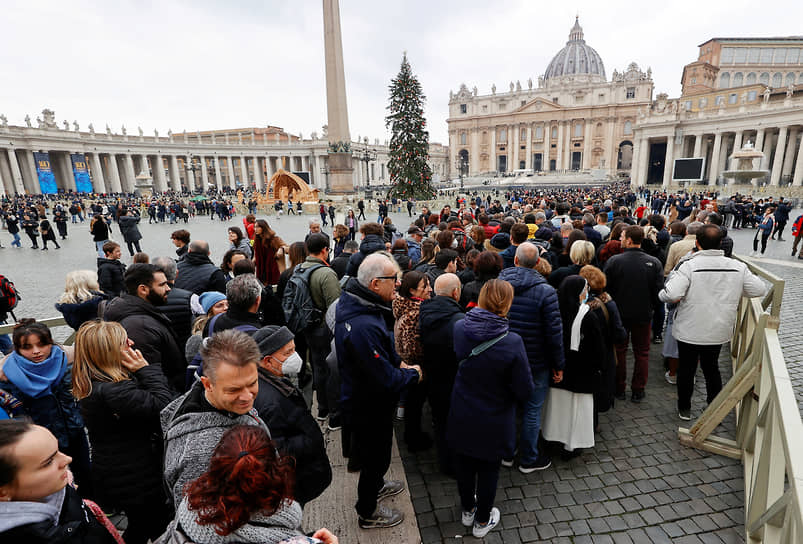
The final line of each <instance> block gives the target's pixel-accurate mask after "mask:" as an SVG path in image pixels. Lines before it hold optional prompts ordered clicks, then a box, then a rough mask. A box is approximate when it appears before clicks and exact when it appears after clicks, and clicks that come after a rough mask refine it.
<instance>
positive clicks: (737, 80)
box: [731, 72, 744, 87]
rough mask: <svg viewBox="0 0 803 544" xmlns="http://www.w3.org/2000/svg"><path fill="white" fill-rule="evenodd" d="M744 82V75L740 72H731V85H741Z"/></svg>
mask: <svg viewBox="0 0 803 544" xmlns="http://www.w3.org/2000/svg"><path fill="white" fill-rule="evenodd" d="M743 82H744V75H743V74H742V73H741V72H736V73H735V74H733V85H731V87H741V86H742V83H743Z"/></svg>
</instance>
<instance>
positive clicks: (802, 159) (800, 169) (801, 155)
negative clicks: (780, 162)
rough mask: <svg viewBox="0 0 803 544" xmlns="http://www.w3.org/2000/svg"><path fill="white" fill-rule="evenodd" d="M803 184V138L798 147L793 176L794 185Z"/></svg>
mask: <svg viewBox="0 0 803 544" xmlns="http://www.w3.org/2000/svg"><path fill="white" fill-rule="evenodd" d="M802 184H803V140H800V147H799V148H798V149H797V160H796V161H795V173H794V177H793V178H792V185H793V186H794V187H800V186H801V185H802Z"/></svg>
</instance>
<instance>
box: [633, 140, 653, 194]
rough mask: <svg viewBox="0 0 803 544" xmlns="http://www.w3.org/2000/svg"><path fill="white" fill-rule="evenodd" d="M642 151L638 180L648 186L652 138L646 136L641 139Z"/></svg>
mask: <svg viewBox="0 0 803 544" xmlns="http://www.w3.org/2000/svg"><path fill="white" fill-rule="evenodd" d="M639 147H641V148H642V149H641V151H639V158H638V160H639V164H638V172H637V173H638V177H637V178H636V181H637V182H638V184H639V185H640V186H641V185H643V186H645V187H646V186H647V164H648V163H649V162H650V139H649V138H648V137H646V136H644V137H643V138H642V139H641V145H640V146H639Z"/></svg>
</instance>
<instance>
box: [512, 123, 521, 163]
mask: <svg viewBox="0 0 803 544" xmlns="http://www.w3.org/2000/svg"><path fill="white" fill-rule="evenodd" d="M513 127H514V129H513V168H512V169H511V171H512V170H519V166H520V160H521V159H519V156H520V153H519V152H520V151H521V143H520V142H521V125H513Z"/></svg>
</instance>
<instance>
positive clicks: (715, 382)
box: [678, 341, 722, 410]
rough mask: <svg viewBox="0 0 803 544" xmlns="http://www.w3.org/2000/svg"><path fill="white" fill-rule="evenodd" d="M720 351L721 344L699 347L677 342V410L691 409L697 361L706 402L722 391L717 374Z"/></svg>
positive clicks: (720, 381) (720, 379)
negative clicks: (703, 378)
mask: <svg viewBox="0 0 803 544" xmlns="http://www.w3.org/2000/svg"><path fill="white" fill-rule="evenodd" d="M720 349H722V345H721V344H717V345H713V346H699V345H696V344H687V343H686V342H680V341H678V410H690V409H691V396H692V394H693V393H694V375H695V374H696V373H697V362H698V361H699V363H700V366H701V367H702V368H703V375H704V376H705V391H706V397H707V401H708V402H709V403H711V401H712V400H714V398H715V397H716V396H717V394H718V393H719V392H720V391H721V390H722V376H721V375H720V374H719V351H720Z"/></svg>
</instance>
